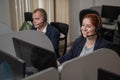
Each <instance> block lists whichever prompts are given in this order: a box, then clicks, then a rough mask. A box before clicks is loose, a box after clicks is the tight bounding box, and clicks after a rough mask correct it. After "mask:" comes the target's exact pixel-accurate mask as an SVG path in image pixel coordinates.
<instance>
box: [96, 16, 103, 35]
mask: <svg viewBox="0 0 120 80" xmlns="http://www.w3.org/2000/svg"><path fill="white" fill-rule="evenodd" d="M96 17H97V19H98V25H97V27H96V32H97V33H98V32H100V30H101V28H102V23H101V18H100V17H99V16H96Z"/></svg>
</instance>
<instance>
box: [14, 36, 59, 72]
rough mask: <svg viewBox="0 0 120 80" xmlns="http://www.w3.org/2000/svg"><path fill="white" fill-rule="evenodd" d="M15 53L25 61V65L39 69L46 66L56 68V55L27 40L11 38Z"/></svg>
mask: <svg viewBox="0 0 120 80" xmlns="http://www.w3.org/2000/svg"><path fill="white" fill-rule="evenodd" d="M13 44H14V48H15V52H16V55H17V56H18V57H19V58H21V59H23V60H24V61H25V62H26V66H27V67H30V66H34V67H35V68H37V69H38V70H39V71H40V70H43V69H46V68H48V67H55V68H57V62H56V55H55V53H54V52H52V51H49V50H47V49H45V48H42V47H39V46H36V45H33V44H31V43H29V42H26V41H23V40H20V39H17V38H13Z"/></svg>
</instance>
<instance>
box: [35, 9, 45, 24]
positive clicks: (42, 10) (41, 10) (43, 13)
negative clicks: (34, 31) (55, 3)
mask: <svg viewBox="0 0 120 80" xmlns="http://www.w3.org/2000/svg"><path fill="white" fill-rule="evenodd" d="M36 11H40V12H41V13H42V15H43V21H42V22H41V23H39V24H38V25H41V24H43V23H44V22H47V13H46V11H45V10H44V9H42V8H38V9H36Z"/></svg>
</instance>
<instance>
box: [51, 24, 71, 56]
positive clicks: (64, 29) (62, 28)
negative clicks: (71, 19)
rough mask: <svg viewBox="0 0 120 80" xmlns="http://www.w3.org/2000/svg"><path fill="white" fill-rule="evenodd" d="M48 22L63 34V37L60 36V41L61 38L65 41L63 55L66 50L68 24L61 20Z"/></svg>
mask: <svg viewBox="0 0 120 80" xmlns="http://www.w3.org/2000/svg"><path fill="white" fill-rule="evenodd" d="M50 24H51V25H53V27H55V28H57V29H58V30H59V31H60V33H62V34H63V35H64V37H61V36H60V41H61V40H64V41H65V44H64V51H63V55H64V54H65V53H66V50H67V35H68V30H69V25H68V24H66V23H61V22H51V23H50Z"/></svg>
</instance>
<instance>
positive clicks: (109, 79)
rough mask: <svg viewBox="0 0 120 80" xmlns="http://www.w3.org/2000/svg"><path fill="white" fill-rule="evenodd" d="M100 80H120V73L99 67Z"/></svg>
mask: <svg viewBox="0 0 120 80" xmlns="http://www.w3.org/2000/svg"><path fill="white" fill-rule="evenodd" d="M98 80H120V75H118V74H115V73H113V72H110V71H107V70H105V69H102V68H99V69H98Z"/></svg>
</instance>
